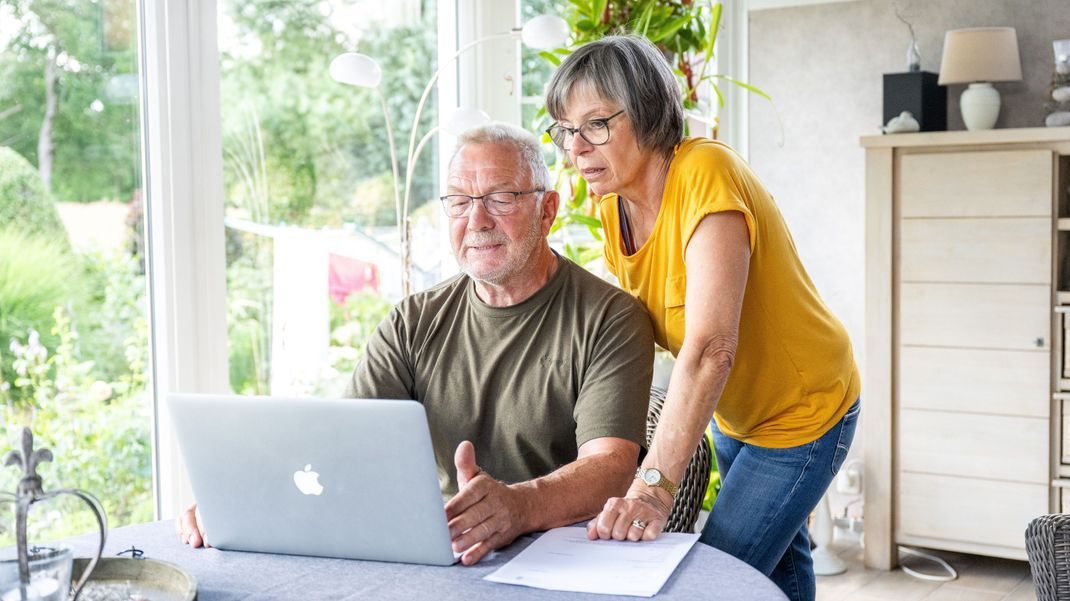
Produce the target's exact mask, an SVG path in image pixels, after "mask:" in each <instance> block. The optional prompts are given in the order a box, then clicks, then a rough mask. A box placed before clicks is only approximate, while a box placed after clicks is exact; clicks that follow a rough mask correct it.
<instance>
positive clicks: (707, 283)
mask: <svg viewBox="0 0 1070 601" xmlns="http://www.w3.org/2000/svg"><path fill="white" fill-rule="evenodd" d="M685 261H686V263H687V293H686V297H685V305H684V318H685V320H686V321H685V322H686V331H685V333H684V342H683V344H682V346H681V348H680V353H679V354H678V355H677V357H676V365H675V367H674V368H673V372H672V379H671V380H670V381H669V391H668V396H667V399H666V401H665V406H664V408H663V410H662V414H661V419H660V420H659V422H658V428H657V430H656V431H655V433H654V440H653V442H652V443H651V445H650V451H649V452H648V453H647V456H646V458H645V459H644V460H643V467H654V468H657V469H658V470H659V471H660V472H661V473H662V474H663V475H664V476H665V477H666V478H668V479H669V480H671V481H673V482H675V483H677V484H679V482H680V479H681V478H682V477H683V475H684V472H685V471H686V469H687V464H688V463H689V462H690V461H691V456H692V455H693V454H694V452H695V448H696V447H697V445H698V441H699V438H700V437H701V436H702V435H703V432H705V430H706V425H707V424H709V422H710V419H711V418H712V417H713V411H714V409H715V408H716V407H717V401H718V400H719V399H720V398H721V392H722V391H723V390H724V386H725V382H726V381H727V380H728V374H729V372H730V371H731V369H732V363H733V361H734V359H735V353H736V344H737V342H738V340H739V316H740V312H741V311H742V307H743V292H744V290H745V289H746V286H747V270H748V269H749V266H750V238H749V233H748V230H747V224H746V221H745V219H744V217H743V214H742V213H739V212H737V211H725V212H721V213H714V214H711V215H708V216H706V217H705V218H704V219H703V220H702V222H701V223H699V226H698V227H697V228H696V229H695V232H694V234H693V235H692V236H691V240H690V242H688V245H687V251H686V255H685ZM671 509H672V497H671V496H670V495H669V493H668V492H666V491H664V490H662V489H660V488H657V487H652V486H648V485H647V484H645V483H644V482H641V481H639V480H635V481H633V482H632V486H631V487H630V488H629V489H628V494H627V496H626V497H625V498H623V499H621V498H612V499H610V500H609V501H608V502H607V503H606V506H605V508H604V509H603V510H602V513H601V514H599V516H598V517H597V518H596V519H594V520H592V521H591V523H590V524H588V528H587V532H588V536H589V537H590V538H604V539H607V538H614V539H617V540H624V539H626V538H627V539H631V540H638V539H639V538H640V537H642V538H643V539H645V540H653V539H654V538H656V537H657V536H658V534H660V533H661V530H662V529H663V528H664V527H665V523H666V522H667V521H668V519H669V511H670V510H671ZM636 519H638V520H642V521H643V522H645V523H646V524H647V526H646V528H645V529H643V530H640V529H639V528H634V527H632V526H631V524H632V521H633V520H636Z"/></svg>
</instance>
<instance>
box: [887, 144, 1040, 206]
mask: <svg viewBox="0 0 1070 601" xmlns="http://www.w3.org/2000/svg"><path fill="white" fill-rule="evenodd" d="M1054 156H1055V155H1054V153H1053V152H1052V151H1050V150H1011V151H999V152H947V153H939V154H909V155H905V156H903V157H902V158H901V159H900V190H901V192H900V199H901V204H900V206H901V215H902V216H903V217H971V216H972V217H993V216H1005V217H1014V216H1017V217H1024V216H1036V217H1043V216H1051V212H1052V202H1051V191H1052V176H1053V169H1052V167H1053V165H1054V164H1055V159H1054Z"/></svg>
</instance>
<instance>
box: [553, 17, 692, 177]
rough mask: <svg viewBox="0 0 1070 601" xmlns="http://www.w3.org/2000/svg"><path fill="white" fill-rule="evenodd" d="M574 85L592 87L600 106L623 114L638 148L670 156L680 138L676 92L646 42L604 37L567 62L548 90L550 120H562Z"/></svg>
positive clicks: (667, 70) (636, 38)
mask: <svg viewBox="0 0 1070 601" xmlns="http://www.w3.org/2000/svg"><path fill="white" fill-rule="evenodd" d="M577 85H589V86H591V88H592V90H593V91H594V92H595V93H596V94H597V95H598V96H600V97H601V98H602V99H603V100H605V101H608V102H612V103H614V104H616V105H617V106H619V107H620V108H622V109H624V111H625V113H626V114H627V116H628V119H629V120H630V121H631V123H632V127H633V128H634V129H635V135H636V138H637V139H638V140H639V146H640V147H642V148H646V149H650V150H654V151H656V152H658V153H660V154H661V155H663V156H671V155H672V151H673V148H674V147H675V146H676V145H677V144H678V143H679V142H680V140H682V139H683V137H684V105H683V98H682V97H681V95H680V86H679V84H678V83H677V82H676V76H675V75H673V72H672V68H671V67H670V66H669V63H668V61H666V60H665V57H664V56H663V55H662V54H661V51H659V50H658V49H657V47H656V46H654V44H652V43H651V42H650V41H649V40H647V39H646V38H643V37H640V36H637V35H611V36H606V37H604V38H602V39H600V40H595V41H594V42H590V43H587V44H584V45H583V46H581V47H579V48H578V49H577V50H576V51H575V52H573V53H572V54H570V55H569V56H568V57H566V58H565V60H564V61H563V62H562V63H561V66H560V67H558V68H557V71H555V72H554V76H553V78H552V79H551V80H550V85H549V86H548V87H547V89H546V110H547V112H548V113H550V116H551V117H552V118H553V119H555V120H560V119H561V118H562V117H563V116H564V114H565V111H566V105H567V104H568V99H569V95H570V94H571V93H572V90H573V89H574V88H575V87H576V86H577ZM603 116H608V115H603ZM572 126H573V127H579V124H578V123H573V124H572Z"/></svg>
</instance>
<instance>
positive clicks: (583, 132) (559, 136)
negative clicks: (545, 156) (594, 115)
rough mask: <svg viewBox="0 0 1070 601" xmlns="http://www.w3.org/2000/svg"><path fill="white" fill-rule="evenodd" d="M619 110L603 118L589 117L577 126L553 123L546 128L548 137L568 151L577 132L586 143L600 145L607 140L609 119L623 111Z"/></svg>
mask: <svg viewBox="0 0 1070 601" xmlns="http://www.w3.org/2000/svg"><path fill="white" fill-rule="evenodd" d="M623 112H624V110H623V109H622V110H619V111H617V112H615V113H613V114H612V115H610V116H608V117H606V118H604V119H591V120H590V121H588V122H586V123H584V124H583V125H581V126H579V127H566V126H564V125H561V124H560V123H554V124H553V125H551V126H550V127H549V128H548V129H547V130H546V133H548V134H550V139H551V140H553V141H554V144H557V147H558V148H560V149H561V150H564V151H568V150H569V149H570V148H571V147H572V139H573V138H575V137H576V134H579V135H580V136H581V137H583V139H584V140H587V143H588V144H591V145H592V146H601V145H603V144H605V143H606V142H608V141H609V120H610V119H612V118H614V117H616V116H617V115H620V114H621V113H623Z"/></svg>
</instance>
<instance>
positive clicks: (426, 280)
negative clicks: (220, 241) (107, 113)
mask: <svg viewBox="0 0 1070 601" xmlns="http://www.w3.org/2000/svg"><path fill="white" fill-rule="evenodd" d="M436 4H437V3H436V2H434V1H432V0H422V1H421V0H403V1H396V2H382V1H381V0H332V1H323V0H291V1H289V2H248V1H244V0H220V1H219V3H218V18H219V50H220V54H221V61H222V62H221V69H220V77H221V89H220V96H221V101H220V102H221V105H222V107H221V108H222V129H223V154H224V187H225V203H226V254H227V257H226V261H227V321H228V329H229V337H228V342H229V352H230V363H229V365H230V384H231V387H232V388H233V389H234V390H235V391H236V392H239V393H242V394H274V395H318V396H337V395H339V394H340V393H341V392H342V390H343V387H344V383H345V381H346V379H347V377H348V376H349V374H350V373H351V371H352V369H353V367H354V366H355V365H356V362H357V360H358V359H359V357H360V356H361V354H362V353H363V349H364V345H365V342H366V340H367V338H368V336H369V335H370V334H371V332H372V331H373V330H374V328H375V326H376V325H377V324H378V322H379V321H380V320H381V319H382V318H383V317H384V316H385V315H386V313H387V311H388V310H389V309H390V307H391V306H392V305H393V304H394V302H396V301H397V300H399V299H400V298H401V280H402V279H401V253H400V250H401V249H400V241H399V229H398V227H397V218H396V211H395V202H394V193H393V188H392V185H393V179H392V175H391V163H390V151H389V145H388V139H387V129H386V123H385V122H384V116H383V110H382V107H381V105H380V102H379V97H378V95H377V93H376V91H375V90H371V89H364V88H356V87H348V86H345V85H342V84H340V83H338V82H335V81H333V80H332V79H331V78H330V77H329V75H328V65H329V64H330V62H331V60H332V59H333V58H334V57H335V56H337V55H338V54H340V53H342V52H353V51H355V52H360V53H363V54H365V55H368V56H370V57H372V58H373V59H375V60H376V61H377V62H378V63H379V65H380V66H381V69H382V73H383V77H382V82H381V83H380V91H381V92H382V94H383V95H384V96H385V98H386V102H387V108H388V111H389V114H390V117H391V119H392V123H393V127H394V137H395V142H396V145H397V152H398V154H399V161H400V165H399V167H400V171H401V173H402V174H403V177H404V173H405V171H406V167H407V166H406V164H405V160H406V156H405V155H406V152H405V150H406V147H407V142H408V139H409V136H410V132H411V123H412V119H413V116H414V111H415V108H416V105H417V103H418V101H419V97H420V93H421V92H422V90H423V87H424V84H425V83H426V82H427V81H428V79H429V78H430V77H431V74H432V73H433V72H434V69H435V65H436V54H437V36H436V34H435V31H436V28H437V17H436V14H435V10H436ZM437 121H438V119H437V111H436V105H435V102H434V99H431V100H429V102H428V103H427V106H426V107H425V110H424V113H423V116H422V119H421V125H420V128H419V133H420V134H421V135H422V134H423V133H425V132H427V131H428V130H429V129H430V128H431V127H433V126H434V125H436V124H437ZM433 147H434V145H433V144H431V145H428V150H427V151H425V152H424V153H423V155H422V158H421V159H420V160H419V161H418V162H417V163H416V165H415V171H414V176H413V186H412V203H411V209H410V211H411V219H412V225H411V232H412V236H411V237H412V240H413V245H414V248H413V269H412V273H413V281H414V289H415V290H419V289H422V288H425V287H427V286H430V285H432V284H434V283H436V282H437V281H438V280H439V279H440V275H441V265H440V261H441V260H442V256H443V253H441V252H440V251H441V249H440V248H439V246H438V241H439V235H438V231H439V227H440V226H439V220H440V217H439V215H440V209H439V206H438V202H437V201H435V202H429V199H432V198H436V197H437V195H438V182H437V181H436V173H437V169H436V166H437V156H435V154H436V153H435V152H434V150H433ZM446 256H448V253H446ZM447 260H448V259H447Z"/></svg>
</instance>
